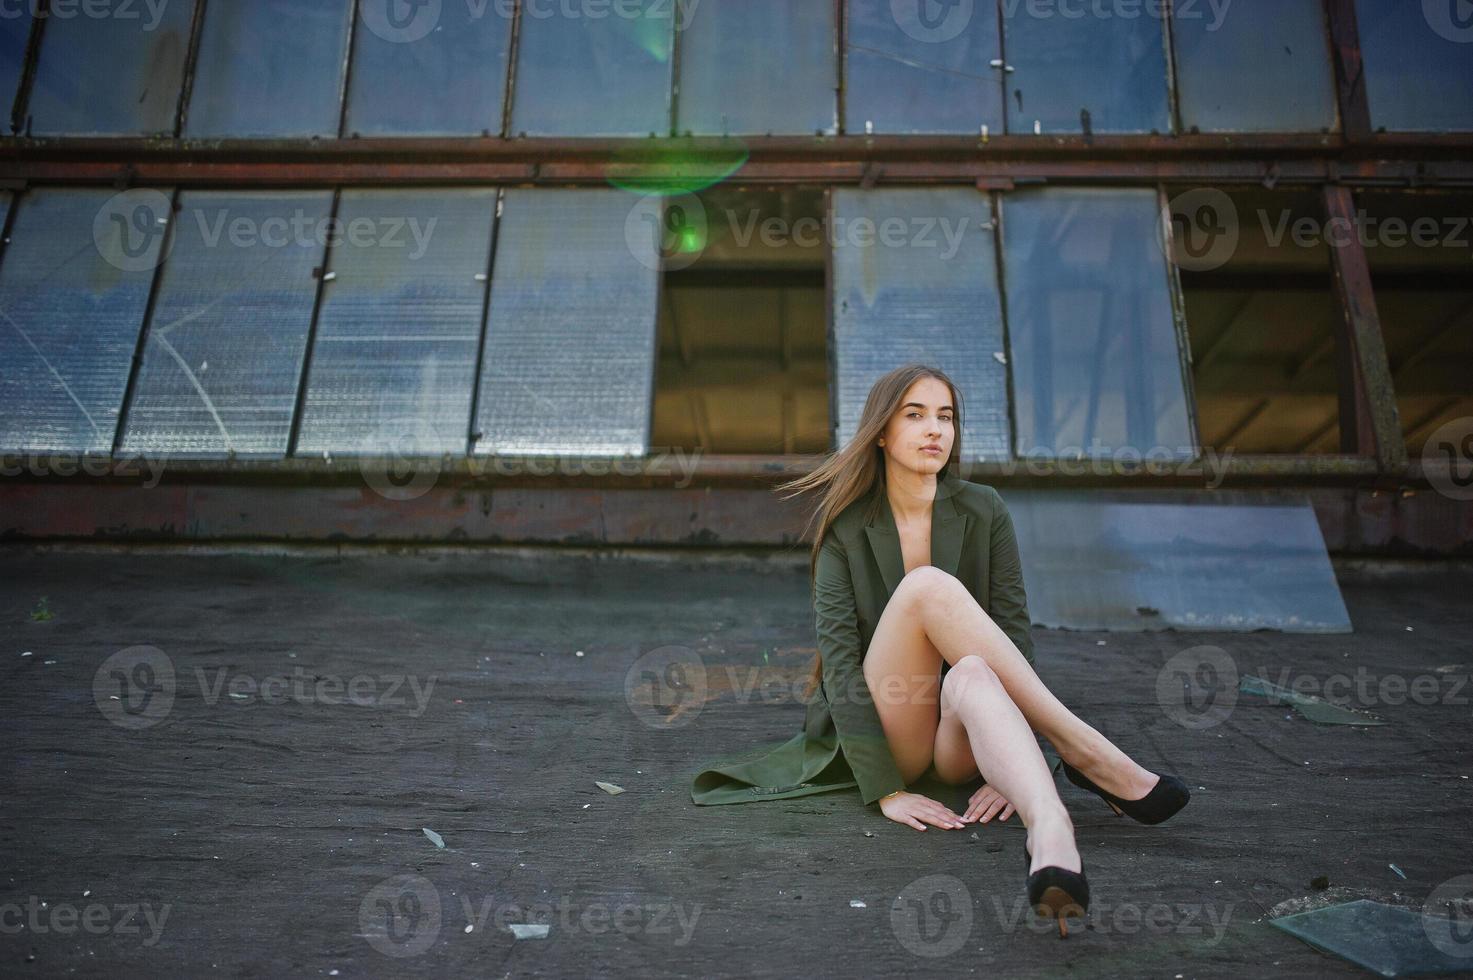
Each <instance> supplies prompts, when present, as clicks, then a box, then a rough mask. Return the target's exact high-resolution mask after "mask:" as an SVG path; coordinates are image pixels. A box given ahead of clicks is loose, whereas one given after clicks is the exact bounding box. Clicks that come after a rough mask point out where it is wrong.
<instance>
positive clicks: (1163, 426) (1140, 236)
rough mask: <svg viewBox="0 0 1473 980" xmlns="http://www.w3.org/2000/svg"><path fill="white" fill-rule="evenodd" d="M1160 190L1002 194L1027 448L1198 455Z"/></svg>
mask: <svg viewBox="0 0 1473 980" xmlns="http://www.w3.org/2000/svg"><path fill="white" fill-rule="evenodd" d="M1160 222H1161V213H1160V210H1159V206H1158V202H1157V192H1156V190H1155V189H1154V188H1121V189H1115V188H1103V187H1100V188H1077V187H1076V188H1044V189H1030V190H1021V191H1017V192H1015V193H1011V194H1008V195H1006V196H1005V197H1004V198H1003V199H1002V233H1003V234H1002V241H1003V268H1004V272H1005V275H1004V283H1005V290H1004V291H1005V294H1006V296H1007V317H1008V335H1009V340H1010V344H1011V354H1010V361H1011V368H1012V377H1013V391H1014V412H1015V420H1016V423H1017V450H1018V455H1020V456H1025V457H1032V456H1040V455H1041V456H1061V457H1064V456H1067V457H1097V456H1107V457H1108V456H1109V455H1110V454H1112V453H1114V452H1115V451H1117V450H1120V449H1127V448H1128V449H1130V450H1132V451H1134V452H1138V453H1152V454H1153V455H1154V456H1156V457H1157V458H1160V457H1162V456H1165V457H1166V458H1183V457H1185V458H1191V457H1193V456H1195V455H1196V443H1195V440H1194V438H1193V431H1192V425H1191V421H1190V417H1189V414H1188V407H1187V404H1188V403H1187V394H1186V389H1185V384H1184V374H1183V365H1182V359H1181V352H1180V349H1179V344H1178V338H1177V329H1176V322H1175V318H1174V316H1173V313H1172V301H1171V293H1170V277H1169V276H1168V274H1167V267H1166V257H1165V255H1164V253H1163V252H1162V250H1161V248H1160V246H1159V242H1160V240H1161V238H1160V233H1161V232H1160V228H1159V224H1160Z"/></svg>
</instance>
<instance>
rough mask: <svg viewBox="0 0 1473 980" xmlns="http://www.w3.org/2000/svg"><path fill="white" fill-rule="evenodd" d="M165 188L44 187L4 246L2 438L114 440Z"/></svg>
mask: <svg viewBox="0 0 1473 980" xmlns="http://www.w3.org/2000/svg"><path fill="white" fill-rule="evenodd" d="M166 194H167V192H164V193H160V192H157V191H138V192H128V193H125V194H122V195H118V194H116V193H115V192H114V191H112V190H111V189H92V188H88V189H82V190H71V189H59V188H36V189H33V190H31V191H29V192H27V193H26V194H25V195H23V196H22V197H20V198H19V199H18V200H17V201H16V202H15V203H14V205H13V206H14V208H15V209H16V213H15V219H14V225H13V227H12V228H11V232H10V241H9V243H8V244H7V245H6V246H5V252H4V256H3V258H0V366H3V367H0V449H3V450H4V451H6V452H12V451H14V452H31V451H36V452H48V451H58V452H88V453H100V454H103V455H106V454H108V453H111V452H112V448H113V436H114V433H115V432H116V431H117V425H118V413H119V411H120V408H121V405H122V401H123V391H124V388H125V387H126V386H127V383H128V374H129V372H130V370H131V369H132V365H133V352H134V350H135V349H136V348H137V346H138V331H139V328H140V327H141V326H142V324H143V313H144V308H145V306H146V305H147V302H148V292H149V286H150V284H151V283H152V282H153V274H154V269H155V268H156V266H157V265H158V259H159V255H160V253H161V250H162V247H163V241H164V237H165V233H166V231H167V225H168V215H169V207H168V205H169V201H168V197H167V196H166Z"/></svg>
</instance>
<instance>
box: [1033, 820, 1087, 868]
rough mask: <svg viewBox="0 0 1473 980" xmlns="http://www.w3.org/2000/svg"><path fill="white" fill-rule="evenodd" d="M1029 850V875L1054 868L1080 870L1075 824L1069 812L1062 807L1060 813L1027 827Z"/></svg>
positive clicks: (1035, 821) (1036, 821)
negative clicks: (1031, 859) (1031, 860)
mask: <svg viewBox="0 0 1473 980" xmlns="http://www.w3.org/2000/svg"><path fill="white" fill-rule="evenodd" d="M1028 850H1029V852H1030V853H1032V855H1033V862H1032V863H1031V864H1030V865H1029V866H1028V872H1029V873H1030V874H1032V873H1033V872H1034V871H1037V870H1038V869H1039V868H1047V867H1049V866H1051V865H1052V866H1054V867H1059V868H1063V869H1064V870H1066V871H1076V872H1077V871H1079V870H1080V862H1079V848H1078V847H1077V846H1076V845H1075V843H1074V824H1073V822H1072V821H1071V820H1070V819H1069V813H1068V811H1067V810H1065V809H1064V808H1063V807H1062V806H1061V807H1060V808H1059V809H1058V811H1057V812H1054V813H1048V814H1044V815H1041V816H1038V817H1036V818H1035V819H1034V821H1033V823H1032V824H1031V825H1030V826H1029V827H1028Z"/></svg>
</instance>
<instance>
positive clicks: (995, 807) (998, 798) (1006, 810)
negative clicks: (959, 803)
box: [962, 783, 1013, 823]
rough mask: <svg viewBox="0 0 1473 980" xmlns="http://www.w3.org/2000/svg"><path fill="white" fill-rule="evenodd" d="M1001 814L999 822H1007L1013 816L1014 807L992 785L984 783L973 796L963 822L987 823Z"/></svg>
mask: <svg viewBox="0 0 1473 980" xmlns="http://www.w3.org/2000/svg"><path fill="white" fill-rule="evenodd" d="M999 812H1001V814H1002V816H1000V817H998V818H997V819H998V820H999V821H1001V820H1006V819H1007V818H1008V817H1010V816H1012V815H1013V805H1012V804H1011V803H1009V802H1008V801H1007V800H1006V799H1004V798H1003V795H1002V794H1001V793H999V792H998V791H997V790H995V789H993V788H992V787H991V786H990V785H988V784H986V783H983V784H982V788H981V789H979V790H977V792H975V793H973V794H972V798H971V800H970V801H968V803H967V812H966V813H965V814H964V815H963V816H962V819H963V820H966V821H967V822H969V823H970V822H971V821H973V820H979V818H980V822H981V823H986V822H987V821H989V820H991V819H992V818H993V817H994V816H996V815H997V814H998V813H999Z"/></svg>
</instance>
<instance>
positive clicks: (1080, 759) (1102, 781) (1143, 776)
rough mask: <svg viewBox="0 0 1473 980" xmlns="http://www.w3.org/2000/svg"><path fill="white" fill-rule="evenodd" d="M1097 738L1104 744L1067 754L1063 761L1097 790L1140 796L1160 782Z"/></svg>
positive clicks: (1110, 744) (1102, 739)
mask: <svg viewBox="0 0 1473 980" xmlns="http://www.w3.org/2000/svg"><path fill="white" fill-rule="evenodd" d="M1100 741H1101V742H1103V743H1104V744H1103V745H1100V746H1096V747H1095V748H1094V749H1091V750H1086V751H1084V752H1081V753H1078V754H1077V758H1075V757H1072V756H1074V755H1075V754H1074V753H1071V755H1070V756H1065V757H1064V761H1065V762H1067V763H1069V765H1071V766H1073V767H1074V768H1075V769H1077V770H1079V771H1080V772H1082V773H1084V775H1086V776H1088V777H1089V778H1090V780H1091V781H1093V782H1094V784H1095V785H1096V786H1098V787H1100V789H1103V790H1104V791H1105V792H1107V793H1112V794H1114V795H1115V796H1118V797H1120V798H1121V799H1122V800H1139V799H1143V798H1144V797H1145V795H1146V794H1147V793H1149V792H1150V791H1151V790H1152V789H1154V788H1155V786H1156V784H1157V783H1158V782H1160V781H1161V777H1160V776H1158V775H1157V774H1156V773H1153V772H1151V771H1150V770H1149V769H1145V768H1142V767H1141V766H1140V765H1139V764H1137V763H1136V761H1135V760H1134V759H1132V758H1131V757H1130V756H1128V755H1126V754H1125V753H1124V752H1121V751H1120V750H1119V749H1118V748H1116V747H1115V746H1114V744H1112V743H1111V742H1109V741H1107V740H1106V739H1105V738H1104V737H1103V736H1101V738H1100Z"/></svg>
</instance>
